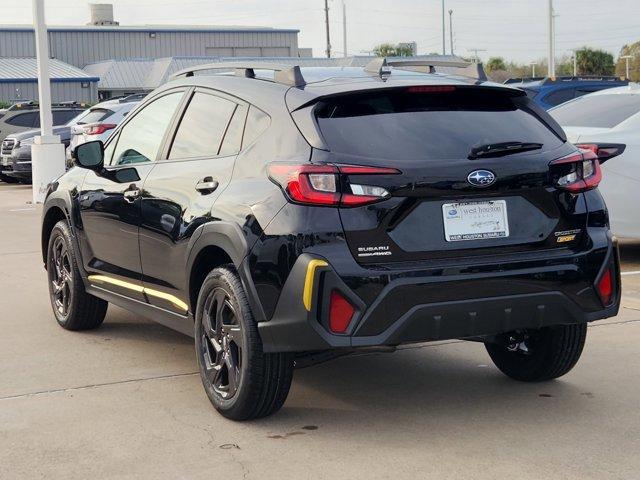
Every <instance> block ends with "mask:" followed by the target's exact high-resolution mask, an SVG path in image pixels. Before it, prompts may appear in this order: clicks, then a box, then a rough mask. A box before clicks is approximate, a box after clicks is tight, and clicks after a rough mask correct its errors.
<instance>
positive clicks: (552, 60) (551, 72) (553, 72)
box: [547, 0, 556, 78]
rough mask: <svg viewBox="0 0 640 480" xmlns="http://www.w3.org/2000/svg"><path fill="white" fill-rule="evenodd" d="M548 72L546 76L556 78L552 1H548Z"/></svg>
mask: <svg viewBox="0 0 640 480" xmlns="http://www.w3.org/2000/svg"><path fill="white" fill-rule="evenodd" d="M548 13H549V59H548V60H547V62H548V64H549V71H548V72H547V76H549V77H551V78H555V76H556V60H555V57H556V45H555V43H556V41H555V20H554V18H553V15H554V13H553V0H549V12H548Z"/></svg>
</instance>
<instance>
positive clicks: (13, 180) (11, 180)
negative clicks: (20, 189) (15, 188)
mask: <svg viewBox="0 0 640 480" xmlns="http://www.w3.org/2000/svg"><path fill="white" fill-rule="evenodd" d="M0 180H2V181H3V182H4V183H18V179H17V178H14V177H10V176H9V175H5V174H4V173H0Z"/></svg>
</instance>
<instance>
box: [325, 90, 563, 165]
mask: <svg viewBox="0 0 640 480" xmlns="http://www.w3.org/2000/svg"><path fill="white" fill-rule="evenodd" d="M530 103H531V100H529V99H527V97H525V96H519V97H517V98H513V97H512V94H511V93H510V92H504V91H496V90H489V89H485V88H457V89H455V90H453V91H446V92H438V93H411V92H410V91H407V90H404V89H403V90H391V91H386V92H376V93H359V94H351V95H349V96H346V95H343V96H340V97H336V98H335V100H331V101H326V102H321V103H320V104H319V105H318V106H317V107H316V117H317V120H318V124H319V126H320V130H321V131H322V133H323V135H324V138H325V140H326V141H327V143H328V145H329V147H330V148H331V150H333V151H335V152H342V153H348V154H352V155H359V156H363V157H377V158H389V159H394V160H400V161H401V160H423V159H428V158H433V159H461V158H467V156H468V155H469V152H470V151H471V149H472V148H473V147H477V146H480V145H486V144H491V143H500V142H508V141H522V142H536V143H542V144H543V145H544V149H545V150H546V149H552V148H556V147H558V146H560V145H561V144H562V141H561V140H560V139H559V138H558V137H557V136H556V135H555V134H554V133H553V131H552V130H550V128H549V127H547V126H546V125H545V123H543V122H542V121H541V120H540V118H539V117H538V116H537V115H536V114H535V113H534V112H533V111H532V110H531V109H530V108H528V107H527V105H529V104H530Z"/></svg>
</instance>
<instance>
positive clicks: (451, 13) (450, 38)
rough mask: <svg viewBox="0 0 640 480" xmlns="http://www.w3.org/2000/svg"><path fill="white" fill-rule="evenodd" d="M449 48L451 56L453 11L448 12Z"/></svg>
mask: <svg viewBox="0 0 640 480" xmlns="http://www.w3.org/2000/svg"><path fill="white" fill-rule="evenodd" d="M449 46H450V49H451V55H453V10H449Z"/></svg>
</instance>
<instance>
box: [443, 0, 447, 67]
mask: <svg viewBox="0 0 640 480" xmlns="http://www.w3.org/2000/svg"><path fill="white" fill-rule="evenodd" d="M446 45H447V43H446V40H445V33H444V0H442V55H446V54H447V47H446Z"/></svg>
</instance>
